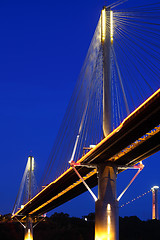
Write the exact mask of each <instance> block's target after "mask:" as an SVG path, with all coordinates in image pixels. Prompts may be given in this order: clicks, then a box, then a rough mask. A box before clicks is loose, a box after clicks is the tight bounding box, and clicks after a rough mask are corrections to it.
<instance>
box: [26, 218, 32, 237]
mask: <svg viewBox="0 0 160 240" xmlns="http://www.w3.org/2000/svg"><path fill="white" fill-rule="evenodd" d="M24 240H33V223H32V218H31V217H27V218H26V228H25V233H24Z"/></svg>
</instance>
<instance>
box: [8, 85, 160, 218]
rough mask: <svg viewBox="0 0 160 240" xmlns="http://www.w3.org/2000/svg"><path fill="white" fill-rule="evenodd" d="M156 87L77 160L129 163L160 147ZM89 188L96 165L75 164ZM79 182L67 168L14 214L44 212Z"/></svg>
mask: <svg viewBox="0 0 160 240" xmlns="http://www.w3.org/2000/svg"><path fill="white" fill-rule="evenodd" d="M159 124H160V89H159V90H157V91H156V92H155V93H154V94H153V95H152V96H151V97H150V98H148V99H147V100H146V101H145V102H144V103H143V104H141V105H140V106H139V107H138V108H137V109H136V110H135V111H134V112H132V113H131V114H130V115H129V116H128V117H127V118H126V119H124V120H123V122H122V123H121V124H120V126H119V127H117V128H116V129H115V130H114V131H113V132H111V133H110V134H109V135H108V136H107V137H106V138H104V139H103V140H102V141H101V142H100V143H99V144H97V145H96V146H95V147H94V148H93V149H92V150H90V151H89V152H88V153H87V154H86V155H84V156H83V157H82V158H81V159H80V160H79V161H78V163H80V164H83V165H85V164H87V165H88V164H89V165H93V166H96V165H97V164H101V163H105V162H108V161H112V162H114V163H115V164H116V165H117V167H118V166H121V165H123V166H124V165H125V166H133V165H134V164H136V163H138V162H139V161H141V160H143V159H145V158H147V157H149V156H150V155H152V154H154V153H155V152H157V151H159V150H160V126H159ZM76 168H77V170H78V172H79V173H80V174H81V176H83V177H84V179H85V181H86V182H87V183H88V185H89V186H90V187H91V188H92V187H94V186H96V185H97V174H96V168H93V169H92V168H87V167H83V166H77V167H76ZM85 191H86V188H85V187H84V185H83V183H82V181H81V180H80V179H79V178H78V177H77V175H76V173H75V172H74V170H73V169H72V168H71V167H70V168H69V169H68V170H67V171H66V172H64V173H63V174H62V175H61V176H59V177H58V178H57V179H56V180H55V181H53V182H51V183H50V184H49V185H48V186H46V188H44V189H43V190H42V191H41V192H40V193H38V194H37V195H36V196H35V197H34V198H32V199H31V200H30V201H29V202H28V203H27V204H26V205H25V206H24V207H23V208H22V209H20V210H19V211H18V212H17V213H15V215H14V216H13V217H15V216H18V217H19V218H23V217H24V216H27V215H32V216H36V215H40V214H43V213H46V212H48V211H50V210H52V209H54V208H56V207H58V206H60V205H62V204H63V203H65V202H67V201H69V200H71V199H73V198H74V197H76V196H78V195H80V194H81V193H83V192H85Z"/></svg>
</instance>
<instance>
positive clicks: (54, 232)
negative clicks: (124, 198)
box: [0, 213, 160, 240]
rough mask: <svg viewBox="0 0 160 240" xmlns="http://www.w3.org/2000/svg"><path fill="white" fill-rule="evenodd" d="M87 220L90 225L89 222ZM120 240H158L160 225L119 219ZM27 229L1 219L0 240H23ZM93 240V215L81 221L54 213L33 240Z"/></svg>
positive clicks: (137, 219) (6, 218) (37, 230)
mask: <svg viewBox="0 0 160 240" xmlns="http://www.w3.org/2000/svg"><path fill="white" fill-rule="evenodd" d="M86 220H87V221H86ZM119 231H120V234H119V235H120V238H119V239H120V240H159V239H160V221H158V220H149V221H141V220H140V219H139V218H137V217H135V216H133V217H124V218H121V217H120V227H119ZM23 234H24V229H23V227H22V226H21V224H20V223H18V222H13V221H11V220H10V215H5V216H2V217H1V223H0V240H1V239H2V240H11V239H12V240H23V238H24V236H23ZM53 239H54V240H94V213H90V214H89V215H88V216H84V217H83V218H82V219H80V218H74V217H69V215H68V214H64V213H55V214H53V215H52V216H51V217H49V218H45V221H42V222H40V223H39V224H38V225H37V226H36V227H35V228H34V240H53Z"/></svg>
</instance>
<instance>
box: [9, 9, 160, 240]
mask: <svg viewBox="0 0 160 240" xmlns="http://www.w3.org/2000/svg"><path fill="white" fill-rule="evenodd" d="M111 7H114V5H113V6H110V7H104V8H103V10H102V13H101V17H100V20H99V23H98V25H97V28H96V31H95V34H94V37H93V39H92V41H91V45H90V48H89V51H88V53H87V56H86V59H85V62H84V65H83V67H82V70H81V74H80V77H79V79H78V83H77V86H76V88H75V91H74V94H73V96H72V98H71V102H70V105H69V107H68V110H67V113H66V116H65V118H64V121H63V123H62V129H61V130H60V132H59V134H58V138H57V140H56V142H55V145H54V148H53V152H52V153H51V156H50V159H49V161H48V168H47V170H46V172H45V174H44V179H45V178H46V177H48V176H49V175H52V165H53V162H56V161H57V168H61V161H62V160H64V161H65V162H66V167H67V170H66V171H64V172H63V173H62V174H60V175H59V176H58V177H57V178H55V179H54V180H53V181H52V182H51V183H48V184H47V186H46V187H45V188H44V189H43V190H42V191H40V192H39V193H38V194H37V195H36V196H35V197H33V198H32V199H29V201H28V202H27V203H26V204H25V205H24V206H23V208H21V209H20V210H18V211H17V212H16V213H15V214H14V215H13V217H15V216H18V217H19V218H25V217H29V218H32V217H34V216H36V215H37V214H43V213H46V212H48V211H50V210H51V209H53V208H55V207H57V206H59V205H61V204H63V203H65V202H66V201H68V200H70V199H72V198H74V197H76V196H78V195H79V194H81V193H82V192H84V191H86V190H87V188H88V189H90V188H92V187H94V186H96V185H97V184H98V189H99V193H98V198H96V196H94V197H95V201H96V231H95V239H96V240H98V239H106V238H107V239H118V229H117V228H118V223H117V221H118V213H117V210H118V202H117V197H116V175H117V173H119V172H121V171H123V170H124V169H127V168H129V167H132V166H134V165H135V164H137V163H139V162H140V161H142V160H143V159H145V158H147V157H148V156H150V155H152V154H153V153H155V152H157V151H159V148H160V141H159V140H160V126H159V124H160V104H159V103H160V89H159V74H158V73H159V67H158V63H159V58H158V53H159V52H158V50H159V44H158V37H159V33H158V31H159V25H157V23H156V22H155V19H154V18H153V16H154V17H155V16H156V14H157V15H158V11H157V9H156V8H155V7H154V6H153V7H152V11H151V8H150V11H149V10H148V8H147V7H144V8H140V9H138V10H137V12H136V10H135V9H134V10H132V11H131V10H128V12H127V11H126V10H125V11H122V10H120V11H115V12H114V10H113V11H111ZM113 9H114V8H113ZM141 13H143V14H141ZM148 25H149V26H150V27H148ZM142 29H143V31H142ZM133 46H135V47H134V48H133ZM149 47H150V48H149ZM148 48H149V50H148ZM142 53H143V55H142ZM148 54H149V55H148ZM130 59H131V60H130ZM144 59H145V60H144ZM128 79H130V81H131V83H130V86H131V89H130V90H129V89H128V88H127V84H128ZM140 84H142V86H140ZM133 89H136V90H137V92H136V93H134V90H133ZM143 89H144V90H143ZM129 91H131V96H130V97H131V98H130V100H128V94H129V93H128V92H129ZM143 92H145V95H146V96H144V95H143ZM150 93H152V94H150ZM136 94H138V97H137V95H136ZM141 95H142V98H141ZM148 96H150V97H148ZM147 97H148V98H147ZM133 98H136V101H134V100H133ZM144 99H145V100H144ZM140 102H141V105H140V106H138V105H139V103H140ZM134 106H135V107H136V108H135V110H133V109H134ZM130 112H131V113H130ZM59 160H60V161H59ZM68 162H69V163H68ZM69 164H70V167H69ZM53 166H55V165H53ZM138 167H139V168H140V169H141V168H142V164H140V165H138ZM97 173H98V179H97ZM77 174H80V175H77ZM52 179H53V178H52ZM84 181H85V182H84ZM43 182H44V180H43ZM84 184H87V185H86V186H85V185H84ZM86 187H87V188H86ZM91 193H92V192H91Z"/></svg>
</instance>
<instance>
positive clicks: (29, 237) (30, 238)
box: [24, 229, 33, 240]
mask: <svg viewBox="0 0 160 240" xmlns="http://www.w3.org/2000/svg"><path fill="white" fill-rule="evenodd" d="M24 240H33V236H32V233H31V230H30V229H28V232H27V233H26V234H25V237H24Z"/></svg>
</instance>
